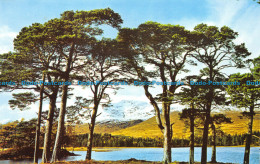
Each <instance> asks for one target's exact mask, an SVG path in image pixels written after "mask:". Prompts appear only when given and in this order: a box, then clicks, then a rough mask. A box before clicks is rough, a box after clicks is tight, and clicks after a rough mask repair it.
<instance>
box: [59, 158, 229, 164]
mask: <svg viewBox="0 0 260 164" xmlns="http://www.w3.org/2000/svg"><path fill="white" fill-rule="evenodd" d="M161 163H162V162H153V161H144V160H136V159H134V158H132V159H129V160H120V161H94V160H91V161H73V162H66V161H64V162H56V163H55V164H161ZM171 164H188V162H172V163H171ZM195 164H200V162H196V163H195ZM209 164H231V163H209Z"/></svg>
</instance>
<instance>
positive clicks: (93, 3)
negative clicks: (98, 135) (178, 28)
mask: <svg viewBox="0 0 260 164" xmlns="http://www.w3.org/2000/svg"><path fill="white" fill-rule="evenodd" d="M107 7H109V8H111V9H113V10H114V11H115V12H117V13H119V14H120V15H121V17H122V19H123V20H124V23H123V25H122V26H123V27H137V26H138V25H139V24H141V23H143V22H146V21H157V22H159V23H165V24H180V25H182V26H184V27H186V28H187V29H190V30H191V29H192V28H193V27H194V26H195V25H197V24H199V23H207V24H210V25H216V26H219V27H220V26H223V25H227V26H229V27H231V28H232V29H234V30H235V31H237V32H238V33H239V37H238V38H237V40H236V42H237V43H241V42H245V43H246V46H247V47H248V49H249V51H251V52H252V57H251V58H254V57H257V56H259V54H260V51H259V50H260V48H259V47H260V46H259V38H260V32H259V29H260V21H259V20H260V14H259V13H260V5H259V4H257V3H256V2H254V1H253V0H73V1H72V0H37V1H36V0H0V11H1V14H0V53H5V52H8V51H12V49H13V48H12V47H13V44H12V41H13V39H14V38H15V36H16V35H17V34H18V33H19V31H20V30H21V28H23V27H25V26H29V25H31V24H32V23H35V22H39V23H44V22H46V21H48V20H49V19H52V18H56V17H59V16H60V14H61V13H62V12H64V11H66V10H92V9H99V8H107ZM106 36H110V37H115V36H116V31H114V30H111V31H110V30H107V31H106ZM75 90H78V91H81V90H82V88H77V89H75ZM83 93H84V92H83ZM136 93H140V94H138V95H139V96H136ZM10 95H11V94H10V93H1V94H0V123H1V122H6V121H11V120H17V119H20V118H22V117H23V118H26V119H29V118H32V117H36V111H37V104H35V105H33V106H32V109H31V110H29V111H24V112H17V111H12V110H10V109H9V107H8V100H9V99H10ZM113 100H114V103H117V104H118V103H120V102H124V101H128V100H132V101H133V100H138V101H140V102H139V104H144V103H146V105H144V106H145V108H144V109H145V112H151V111H150V110H151V107H150V106H149V104H148V101H147V100H146V97H145V96H144V93H143V91H142V88H139V87H134V88H133V87H126V88H125V89H122V90H120V91H119V92H118V94H117V95H114V96H113ZM70 103H73V101H72V100H71V101H70ZM125 104H126V105H127V104H128V105H129V103H125ZM45 108H47V103H46V104H45ZM127 108H128V107H127V106H126V107H122V110H125V112H126V113H127ZM107 112H108V111H103V113H102V114H103V118H110V113H107ZM133 113H134V112H133ZM141 113H143V112H140V113H138V112H137V113H135V114H133V115H131V114H130V113H127V115H129V117H131V118H138V116H141ZM130 115H131V116H130ZM141 117H144V116H143V115H142V116H141ZM147 117H148V116H147Z"/></svg>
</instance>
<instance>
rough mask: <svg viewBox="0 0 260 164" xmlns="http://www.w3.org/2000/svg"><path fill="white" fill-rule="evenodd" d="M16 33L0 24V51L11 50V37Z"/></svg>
mask: <svg viewBox="0 0 260 164" xmlns="http://www.w3.org/2000/svg"><path fill="white" fill-rule="evenodd" d="M16 35H17V33H16V32H14V31H12V30H11V29H10V28H9V27H8V26H0V53H6V52H9V51H12V50H13V39H14V38H15V37H16Z"/></svg>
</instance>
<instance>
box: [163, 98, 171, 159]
mask: <svg viewBox="0 0 260 164" xmlns="http://www.w3.org/2000/svg"><path fill="white" fill-rule="evenodd" d="M162 106H163V116H164V124H165V126H164V134H163V135H164V142H163V148H164V149H163V163H164V164H168V163H171V161H172V151H171V140H172V130H171V121H170V105H169V104H166V103H165V102H163V103H162Z"/></svg>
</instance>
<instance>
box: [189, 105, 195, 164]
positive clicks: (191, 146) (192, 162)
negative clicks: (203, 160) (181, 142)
mask: <svg viewBox="0 0 260 164" xmlns="http://www.w3.org/2000/svg"><path fill="white" fill-rule="evenodd" d="M193 109H194V108H193V105H192V108H191V116H190V157H189V158H190V159H189V164H194V110H193Z"/></svg>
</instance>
